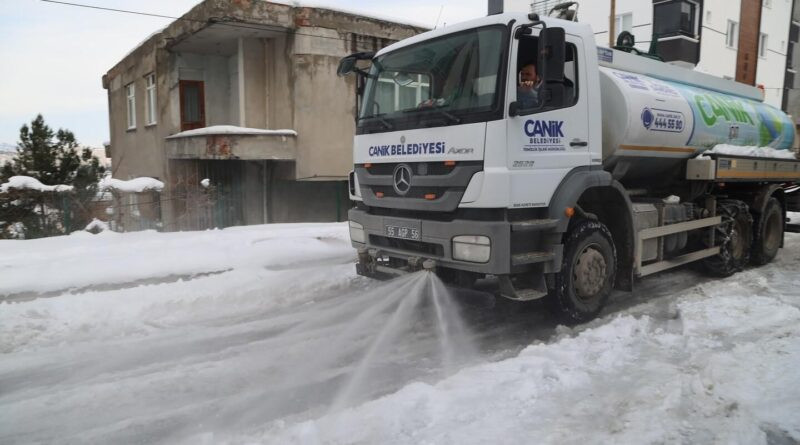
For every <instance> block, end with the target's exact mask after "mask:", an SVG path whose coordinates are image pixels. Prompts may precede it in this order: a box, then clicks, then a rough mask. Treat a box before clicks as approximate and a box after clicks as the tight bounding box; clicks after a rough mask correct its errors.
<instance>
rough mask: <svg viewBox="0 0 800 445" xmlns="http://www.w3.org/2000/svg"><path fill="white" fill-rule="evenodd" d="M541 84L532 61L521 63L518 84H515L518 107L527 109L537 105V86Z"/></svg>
mask: <svg viewBox="0 0 800 445" xmlns="http://www.w3.org/2000/svg"><path fill="white" fill-rule="evenodd" d="M541 85H542V79H541V78H540V77H539V74H538V73H537V72H536V65H535V64H533V63H527V64H525V65H523V66H522V69H521V70H520V72H519V85H518V86H517V101H518V102H519V107H520V108H523V109H528V108H536V107H538V106H539V103H540V102H539V87H540V86H541Z"/></svg>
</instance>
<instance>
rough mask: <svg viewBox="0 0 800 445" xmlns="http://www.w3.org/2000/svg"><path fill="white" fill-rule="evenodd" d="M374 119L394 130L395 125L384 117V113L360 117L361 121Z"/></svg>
mask: <svg viewBox="0 0 800 445" xmlns="http://www.w3.org/2000/svg"><path fill="white" fill-rule="evenodd" d="M372 119H374V120H376V121H378V122H380V123H381V125H383V128H384V129H385V130H394V125H392V123H391V122H389V121H388V120H386V118H384V117H383V116H382V115H375V116H364V117H360V118H358V120H359V121H364V120H372Z"/></svg>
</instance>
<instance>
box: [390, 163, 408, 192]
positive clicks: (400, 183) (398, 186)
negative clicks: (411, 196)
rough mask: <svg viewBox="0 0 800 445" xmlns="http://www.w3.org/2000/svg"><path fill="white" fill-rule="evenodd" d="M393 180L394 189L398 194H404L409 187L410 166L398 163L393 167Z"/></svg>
mask: <svg viewBox="0 0 800 445" xmlns="http://www.w3.org/2000/svg"><path fill="white" fill-rule="evenodd" d="M392 177H393V178H394V182H393V184H392V186H393V187H394V191H395V192H397V194H398V195H400V196H405V194H406V193H408V191H409V190H410V189H411V167H409V166H408V165H406V164H400V165H398V166H397V167H395V169H394V174H393V175H392Z"/></svg>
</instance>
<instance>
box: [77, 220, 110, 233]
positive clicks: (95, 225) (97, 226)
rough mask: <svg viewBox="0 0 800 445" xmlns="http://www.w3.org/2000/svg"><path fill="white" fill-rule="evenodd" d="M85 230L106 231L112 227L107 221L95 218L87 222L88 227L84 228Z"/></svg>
mask: <svg viewBox="0 0 800 445" xmlns="http://www.w3.org/2000/svg"><path fill="white" fill-rule="evenodd" d="M83 230H84V231H86V232H93V231H97V232H105V231H107V230H110V229H109V227H108V223H106V222H105V221H100V220H99V219H97V218H93V219H92V222H90V223H89V224H87V225H86V227H84V228H83Z"/></svg>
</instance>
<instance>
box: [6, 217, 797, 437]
mask: <svg viewBox="0 0 800 445" xmlns="http://www.w3.org/2000/svg"><path fill="white" fill-rule="evenodd" d="M353 261H354V252H353V251H352V249H351V248H350V246H349V241H348V238H347V228H346V226H345V225H341V224H302V225H300V224H298V225H271V226H254V227H241V228H233V229H227V230H222V231H207V232H187V233H169V234H161V233H154V232H141V233H130V234H114V233H103V234H101V235H97V236H94V235H89V234H86V233H80V234H74V235H72V236H68V237H59V238H51V239H45V240H34V241H0V443H31V442H46V443H47V442H58V443H115V444H117V443H120V444H124V443H192V444H195V443H226V442H229V443H275V444H286V443H297V444H307V443H336V444H340V443H341V444H346V443H382V444H383V443H404V444H421V443H431V444H465V443H509V444H511V443H514V444H517V443H609V442H615V443H665V442H668V443H709V442H715V441H716V442H719V443H742V444H745V443H746V444H751V443H797V442H798V441H800V415H797V413H798V412H800V371H798V369H800V286H799V285H800V279H798V278H797V276H798V275H797V271H798V269H800V236H797V235H791V234H790V235H787V246H786V248H785V249H783V250H782V251H781V252H780V254H779V257H778V260H776V262H774V263H773V264H770V265H768V266H765V267H762V268H760V269H751V270H747V271H745V272H743V273H740V274H737V275H735V276H734V277H732V278H730V279H726V280H709V279H706V278H704V277H702V276H701V275H699V274H697V273H695V272H692V271H691V270H688V269H685V270H680V271H675V272H669V273H665V274H662V275H659V276H656V277H652V278H648V279H646V280H642V281H641V282H640V283H638V286H637V291H636V292H635V293H634V294H625V293H618V294H615V295H614V297H613V298H612V301H611V304H610V305H609V307H608V308H607V310H606V311H605V312H604V316H603V317H602V318H601V319H598V320H596V321H594V322H592V323H589V324H588V325H585V326H581V327H579V328H576V329H568V328H565V327H560V326H556V325H555V323H554V322H553V321H552V320H551V318H550V317H549V314H548V313H547V312H546V311H545V310H544V309H543V308H542V307H541V305H535V304H534V305H530V304H529V305H521V304H518V303H514V302H509V301H505V300H494V299H493V298H491V297H488V296H487V295H486V294H484V293H481V292H457V293H455V294H454V295H451V294H449V293H448V292H447V291H445V290H444V289H442V288H441V287H440V286H439V284H438V282H437V281H436V280H434V279H432V278H430V277H428V276H427V275H425V274H424V273H421V274H418V275H412V276H408V277H405V278H402V279H399V280H396V281H393V282H389V283H379V282H373V281H370V280H367V279H364V278H362V277H358V276H356V275H355V273H354V267H353ZM457 315H459V316H457Z"/></svg>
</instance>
